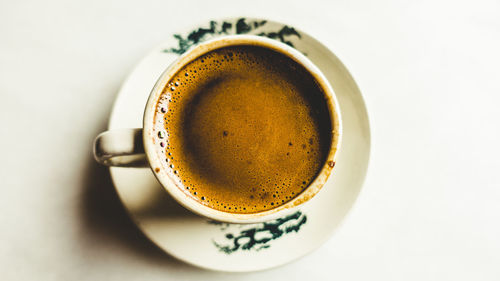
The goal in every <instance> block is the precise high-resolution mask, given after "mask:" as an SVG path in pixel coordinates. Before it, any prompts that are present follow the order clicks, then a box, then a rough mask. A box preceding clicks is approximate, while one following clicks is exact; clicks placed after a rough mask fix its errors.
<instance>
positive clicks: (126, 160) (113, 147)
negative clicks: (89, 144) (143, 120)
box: [94, 129, 148, 167]
mask: <svg viewBox="0 0 500 281" xmlns="http://www.w3.org/2000/svg"><path fill="white" fill-rule="evenodd" d="M94 158H95V160H96V161H97V162H99V163H100V164H103V165H106V166H116V167H148V162H147V158H146V154H145V152H144V145H143V142H142V129H115V130H110V131H106V132H104V133H101V134H99V135H98V136H97V137H96V138H95V140H94Z"/></svg>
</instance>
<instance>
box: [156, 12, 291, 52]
mask: <svg viewBox="0 0 500 281" xmlns="http://www.w3.org/2000/svg"><path fill="white" fill-rule="evenodd" d="M266 23H267V21H265V20H260V21H256V20H248V19H245V18H240V19H238V20H236V22H229V21H222V22H216V21H210V23H209V24H208V26H207V27H200V28H198V29H196V30H193V31H191V32H190V33H189V34H188V35H187V36H185V37H184V36H182V35H180V34H174V38H175V39H177V44H178V45H177V46H176V47H170V48H167V49H164V50H163V52H165V53H174V54H178V55H181V54H183V53H184V52H186V51H187V50H188V49H189V48H190V47H191V46H193V45H196V44H198V43H200V42H203V41H205V40H208V39H210V38H211V37H213V36H216V35H224V34H226V35H229V34H254V35H258V36H264V37H268V38H271V39H275V40H279V41H280V42H282V43H285V44H287V45H289V46H292V47H293V43H292V42H291V41H290V37H291V36H296V37H298V38H301V35H300V33H299V32H297V31H296V30H295V29H294V28H293V27H290V26H286V25H285V26H283V27H282V28H281V29H279V30H276V31H272V32H264V31H260V32H259V30H261V27H262V26H264V25H266Z"/></svg>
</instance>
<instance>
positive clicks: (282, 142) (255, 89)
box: [156, 45, 332, 213]
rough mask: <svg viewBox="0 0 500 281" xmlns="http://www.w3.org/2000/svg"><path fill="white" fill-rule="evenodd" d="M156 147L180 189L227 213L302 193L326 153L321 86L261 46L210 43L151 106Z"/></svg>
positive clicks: (257, 208) (326, 115)
mask: <svg viewBox="0 0 500 281" xmlns="http://www.w3.org/2000/svg"><path fill="white" fill-rule="evenodd" d="M156 119H160V121H161V123H162V128H161V129H159V131H158V145H160V146H161V150H162V152H164V153H165V161H167V162H168V165H169V167H170V169H172V175H173V176H174V177H176V181H177V182H178V183H179V186H180V188H182V189H183V190H184V192H186V193H188V194H190V196H192V197H193V198H194V199H196V200H198V201H199V202H200V203H202V204H205V205H207V206H209V207H211V208H213V209H217V210H221V211H225V212H233V213H254V212H260V211H264V210H269V209H273V208H275V207H278V206H280V205H283V204H285V203H287V202H288V201H290V200H292V199H293V198H295V197H296V196H297V195H299V194H300V193H301V192H302V191H303V190H304V189H305V188H306V187H307V186H308V185H309V184H310V183H311V182H312V181H313V180H314V179H315V177H316V176H317V174H318V173H319V171H320V170H321V168H322V166H323V165H324V162H325V161H326V157H327V155H328V152H329V147H330V143H331V138H332V135H331V122H330V115H329V113H328V108H327V105H326V101H325V97H324V94H323V92H322V90H321V88H320V87H319V86H318V85H317V83H316V81H315V79H314V78H313V77H312V75H311V74H310V73H309V72H307V71H306V70H305V69H304V68H303V67H302V66H301V65H300V64H298V63H296V62H295V61H293V60H292V59H290V58H288V57H286V56H285V55H282V54H280V53H278V52H275V51H272V50H270V49H267V48H263V47H258V46H247V45H243V46H231V47H226V48H222V49H218V50H214V51H211V52H209V53H207V54H205V55H203V56H201V57H198V58H196V59H195V60H193V61H191V62H190V63H189V64H187V65H186V66H184V67H183V68H182V69H181V70H180V71H179V72H177V74H176V75H175V76H174V77H173V78H172V80H171V81H169V83H168V84H167V86H166V87H165V89H164V90H163V93H162V96H161V98H160V101H159V102H158V105H157V112H156Z"/></svg>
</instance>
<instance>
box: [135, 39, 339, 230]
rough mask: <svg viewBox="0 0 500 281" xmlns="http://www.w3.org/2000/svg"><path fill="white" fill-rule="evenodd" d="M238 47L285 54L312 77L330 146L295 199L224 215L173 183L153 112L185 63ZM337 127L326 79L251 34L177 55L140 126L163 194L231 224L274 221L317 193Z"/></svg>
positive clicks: (331, 160)
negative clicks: (320, 98) (323, 106)
mask: <svg viewBox="0 0 500 281" xmlns="http://www.w3.org/2000/svg"><path fill="white" fill-rule="evenodd" d="M238 45H255V46H260V47H265V48H269V49H271V50H273V51H275V52H278V53H281V54H284V55H286V56H287V57H288V58H290V59H292V60H294V61H295V62H297V63H298V64H300V65H301V66H303V67H304V69H306V70H307V71H308V72H309V73H310V74H311V75H312V77H314V79H315V80H316V83H317V84H318V85H319V86H320V88H321V89H322V90H323V93H324V94H325V101H326V103H327V107H328V110H329V115H330V121H331V128H332V132H331V145H330V150H329V153H328V155H327V158H326V161H325V163H323V165H322V168H321V170H320V172H319V173H318V175H317V176H316V178H315V179H314V180H313V181H312V182H311V183H310V184H309V186H307V187H306V188H305V189H304V190H303V191H302V192H301V193H300V194H299V195H298V196H296V197H295V198H294V199H292V200H290V201H288V202H287V203H285V204H283V205H280V206H278V207H276V208H274V209H270V210H265V211H262V212H257V213H231V212H224V211H220V210H216V209H213V208H210V207H208V206H206V205H203V204H201V203H200V202H198V201H196V200H195V199H193V198H191V197H190V196H189V195H187V194H186V192H185V191H184V188H182V186H180V185H179V183H177V181H176V180H175V178H176V177H175V175H174V171H173V169H172V168H171V167H169V165H168V163H166V162H165V161H163V160H164V159H163V156H164V152H162V149H161V147H160V145H159V139H158V129H157V128H158V126H160V125H161V124H159V121H158V120H157V118H156V112H157V111H158V103H159V99H160V97H161V95H162V91H163V89H164V88H165V87H166V85H167V83H168V82H169V81H170V80H171V78H172V77H173V76H174V75H175V74H176V73H177V72H178V71H180V70H181V69H182V68H183V67H184V66H185V65H186V64H188V63H189V62H191V61H193V60H195V59H196V58H198V57H199V56H201V55H203V54H206V53H208V52H210V51H212V50H216V49H219V48H224V47H228V46H238ZM341 124H342V123H341V115H340V111H339V107H338V102H337V99H336V97H335V94H334V92H333V89H332V87H331V86H330V84H329V82H328V80H327V79H326V78H325V77H324V75H323V74H322V73H321V71H320V70H319V69H318V68H317V67H316V66H315V65H314V64H313V63H312V62H311V61H310V60H309V59H307V57H305V56H304V55H303V54H301V53H300V52H299V51H297V50H296V49H294V48H292V47H290V46H288V45H286V44H283V43H280V42H278V41H275V40H272V39H268V38H264V37H259V36H253V35H233V36H226V37H221V38H218V39H214V40H210V41H206V42H204V43H201V44H200V45H197V46H194V47H192V48H191V49H190V50H188V51H187V52H186V53H184V54H183V55H181V56H180V57H179V58H178V59H177V60H176V61H175V62H174V63H173V64H171V65H170V66H169V67H168V68H167V69H166V70H165V71H164V72H163V74H162V75H161V76H160V78H159V79H158V81H157V83H156V84H155V86H154V87H153V90H152V92H151V94H150V96H149V99H148V102H147V105H146V109H145V113H144V124H143V126H144V130H143V141H144V147H145V151H146V155H147V158H148V161H149V164H150V166H151V169H152V170H153V173H154V174H155V176H156V178H157V179H158V181H159V182H160V183H161V185H162V186H163V187H164V188H165V189H166V191H167V192H169V194H170V195H171V196H172V197H173V198H174V199H175V200H176V201H177V202H179V203H180V204H181V205H183V206H184V207H186V208H187V209H189V210H191V211H193V212H194V213H196V214H199V215H202V216H205V217H207V218H210V219H213V220H217V221H224V222H231V223H255V222H262V221H266V220H270V219H274V218H276V217H279V216H282V215H285V214H288V213H290V212H293V210H294V209H295V208H296V207H297V206H299V205H301V204H302V203H305V202H307V201H308V200H309V199H311V198H312V197H313V196H315V195H316V194H317V193H318V192H319V191H320V190H321V188H322V187H323V185H324V184H325V182H326V181H327V179H328V177H329V175H330V174H331V172H332V170H333V168H334V166H335V161H336V155H337V151H338V149H339V148H340V142H341V134H342V128H341Z"/></svg>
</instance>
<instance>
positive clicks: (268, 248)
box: [109, 18, 370, 272]
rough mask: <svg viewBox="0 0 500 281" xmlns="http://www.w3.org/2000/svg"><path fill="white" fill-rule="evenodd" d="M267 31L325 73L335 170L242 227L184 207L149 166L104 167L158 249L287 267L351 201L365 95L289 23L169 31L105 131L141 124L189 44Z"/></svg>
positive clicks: (225, 266)
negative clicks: (296, 203)
mask: <svg viewBox="0 0 500 281" xmlns="http://www.w3.org/2000/svg"><path fill="white" fill-rule="evenodd" d="M232 34H253V35H259V36H266V37H269V38H272V39H275V40H279V41H281V42H283V43H285V44H288V45H290V46H292V47H294V48H296V49H297V50H299V51H301V52H302V53H304V54H305V55H306V56H307V57H308V58H309V59H310V60H311V61H312V62H313V63H314V64H316V66H317V67H318V68H319V69H320V70H321V71H322V72H323V74H324V75H325V76H326V78H327V79H328V80H329V82H330V84H331V85H332V87H333V89H334V91H335V94H336V96H337V98H338V102H339V106H340V111H341V113H342V122H343V139H342V147H341V149H340V152H339V155H338V158H337V163H336V166H335V169H334V171H333V173H332V175H331V176H330V178H329V179H328V181H327V183H326V184H325V186H324V187H323V188H322V190H321V191H320V192H319V193H318V194H317V195H316V196H315V197H314V198H312V199H311V200H309V201H308V202H306V203H305V204H303V205H301V207H300V209H299V210H298V211H297V212H295V213H293V214H291V215H288V216H285V217H282V218H279V219H276V220H273V221H268V222H265V223H258V224H250V225H248V224H247V225H241V224H228V223H220V222H215V221H211V220H208V219H205V218H202V217H199V216H197V215H194V214H192V213H191V212H189V211H187V210H186V209H184V208H183V207H182V206H180V205H179V204H178V203H176V202H175V201H174V200H173V199H172V198H171V197H170V196H169V195H168V193H167V192H166V191H165V190H164V189H163V187H162V186H161V185H160V184H159V183H158V181H157V180H156V178H155V177H154V175H153V173H152V171H151V170H150V169H145V168H118V167H112V168H110V172H111V177H112V179H113V183H114V185H115V187H116V190H117V193H118V195H119V197H120V199H121V201H122V202H123V205H124V206H125V208H126V210H127V211H128V213H129V215H130V217H131V218H132V220H133V221H134V222H135V223H136V224H137V226H138V227H139V228H140V229H141V231H143V232H144V234H145V235H146V236H147V237H148V238H149V239H151V241H153V242H154V243H155V244H156V245H157V246H158V247H160V248H161V249H163V250H164V251H165V252H167V253H168V254H170V255H172V256H174V257H176V258H178V259H179V260H182V261H185V262H187V263H190V264H192V265H195V266H199V267H202V268H206V269H211V270H221V271H232V272H245V271H256V270H264V269H268V268H271V267H276V266H279V265H283V264H286V263H288V262H290V261H293V260H295V259H297V258H299V257H301V256H304V255H305V254H307V253H309V252H311V251H313V250H315V249H316V248H318V247H319V246H321V245H322V244H323V243H324V242H325V241H326V240H327V239H328V238H330V237H331V236H332V234H333V232H334V231H335V230H336V229H337V228H338V226H339V224H340V223H341V222H342V220H343V219H344V217H345V216H346V214H347V213H348V211H349V210H350V209H351V207H352V205H353V204H354V202H355V200H356V198H357V196H358V193H359V191H360V189H361V187H362V185H363V181H364V178H365V175H366V171H367V168H368V160H369V152H370V127H369V122H368V114H367V111H366V107H365V103H364V100H363V97H362V95H361V93H360V91H359V89H358V87H357V85H356V83H355V81H354V80H353V78H352V77H351V75H350V74H349V72H348V70H347V69H346V68H345V66H344V65H343V64H342V62H341V61H340V60H339V59H338V58H337V57H336V56H335V55H334V54H333V53H332V52H331V51H330V50H329V49H328V48H327V47H325V46H324V45H322V44H321V43H320V42H318V41H317V40H316V39H314V38H312V37H311V36H309V35H308V34H307V33H305V32H303V31H301V30H299V29H297V28H294V27H293V26H291V25H286V24H283V23H279V22H275V21H269V20H264V19H256V18H229V19H219V20H213V21H208V22H204V23H201V24H199V25H195V26H193V27H191V28H188V29H186V30H181V31H180V32H179V33H174V34H172V35H170V36H169V37H168V38H167V40H166V41H165V42H163V43H162V44H161V45H159V46H158V47H156V48H155V49H153V50H152V51H151V52H150V53H149V54H148V55H146V56H145V57H144V58H143V59H142V61H141V62H140V63H139V64H138V65H137V66H136V67H135V69H134V70H133V71H132V73H131V74H130V75H129V77H128V78H127V79H126V81H125V82H124V83H123V86H122V88H121V89H120V92H119V94H118V97H117V99H116V101H115V104H114V107H113V111H112V113H111V117H110V122H109V129H118V128H141V127H142V117H143V112H144V107H145V104H146V101H147V98H148V96H149V93H150V91H151V89H152V87H153V85H154V84H155V82H156V80H157V79H158V77H159V76H160V74H161V73H162V72H163V70H165V68H166V67H167V66H168V65H169V64H170V63H172V62H173V61H174V60H175V59H176V58H177V57H179V55H180V54H182V53H183V52H185V51H186V50H187V49H188V48H189V47H191V46H193V45H196V44H198V43H200V42H202V41H205V40H207V39H211V38H215V37H219V36H224V35H232Z"/></svg>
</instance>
